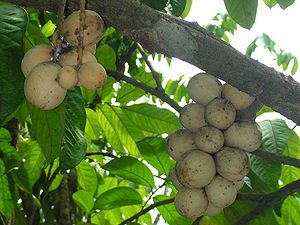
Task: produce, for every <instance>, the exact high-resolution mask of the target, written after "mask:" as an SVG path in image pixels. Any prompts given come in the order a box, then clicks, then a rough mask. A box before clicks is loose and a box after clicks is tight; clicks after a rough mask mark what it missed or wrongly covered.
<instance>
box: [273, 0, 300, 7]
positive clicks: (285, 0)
mask: <svg viewBox="0 0 300 225" xmlns="http://www.w3.org/2000/svg"><path fill="white" fill-rule="evenodd" d="M276 1H277V2H278V4H279V5H280V7H281V8H282V9H286V8H287V7H289V6H290V5H292V4H293V3H294V2H295V0H276Z"/></svg>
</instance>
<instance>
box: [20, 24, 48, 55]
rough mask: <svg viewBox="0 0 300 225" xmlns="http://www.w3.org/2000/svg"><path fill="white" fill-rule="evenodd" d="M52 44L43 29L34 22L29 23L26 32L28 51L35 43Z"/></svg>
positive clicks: (25, 40) (26, 48) (26, 47)
mask: <svg viewBox="0 0 300 225" xmlns="http://www.w3.org/2000/svg"><path fill="white" fill-rule="evenodd" d="M39 44H51V42H50V41H49V39H48V38H46V37H45V35H44V34H43V33H42V31H41V29H40V28H39V27H37V26H36V25H33V24H32V23H29V24H28V26H27V30H26V33H25V39H24V45H25V46H24V47H25V50H26V51H28V50H29V49H30V48H32V47H33V46H35V45H39Z"/></svg>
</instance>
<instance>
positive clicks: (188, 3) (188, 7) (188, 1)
mask: <svg viewBox="0 0 300 225" xmlns="http://www.w3.org/2000/svg"><path fill="white" fill-rule="evenodd" d="M192 3H193V0H186V4H185V8H184V10H183V12H182V14H181V15H180V17H181V18H182V19H184V18H185V17H187V16H188V14H189V12H190V11H191V8H192Z"/></svg>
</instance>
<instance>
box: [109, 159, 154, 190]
mask: <svg viewBox="0 0 300 225" xmlns="http://www.w3.org/2000/svg"><path fill="white" fill-rule="evenodd" d="M103 169H105V170H108V171H110V172H111V173H112V174H115V175H118V176H120V177H123V178H125V179H127V180H130V181H132V182H135V183H137V184H142V185H145V186H148V187H152V188H153V187H154V186H155V185H154V179H153V175H152V173H151V171H150V170H149V168H148V167H147V166H146V165H145V164H143V163H142V162H141V161H139V160H137V159H136V158H133V157H130V156H123V157H121V158H117V159H113V160H111V161H110V162H109V163H107V164H106V165H104V166H103Z"/></svg>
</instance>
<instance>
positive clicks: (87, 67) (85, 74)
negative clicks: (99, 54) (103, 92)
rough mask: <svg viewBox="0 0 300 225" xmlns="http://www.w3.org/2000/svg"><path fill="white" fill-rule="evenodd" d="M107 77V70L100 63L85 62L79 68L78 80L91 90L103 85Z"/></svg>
mask: <svg viewBox="0 0 300 225" xmlns="http://www.w3.org/2000/svg"><path fill="white" fill-rule="evenodd" d="M106 78H107V75H106V71H105V69H104V67H103V66H102V65H101V64H99V63H94V62H88V63H84V64H82V65H81V67H80V69H79V70H78V80H79V82H80V84H81V85H82V86H83V87H85V88H87V89H90V90H96V89H98V88H100V87H102V86H103V85H104V83H105V81H106Z"/></svg>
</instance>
